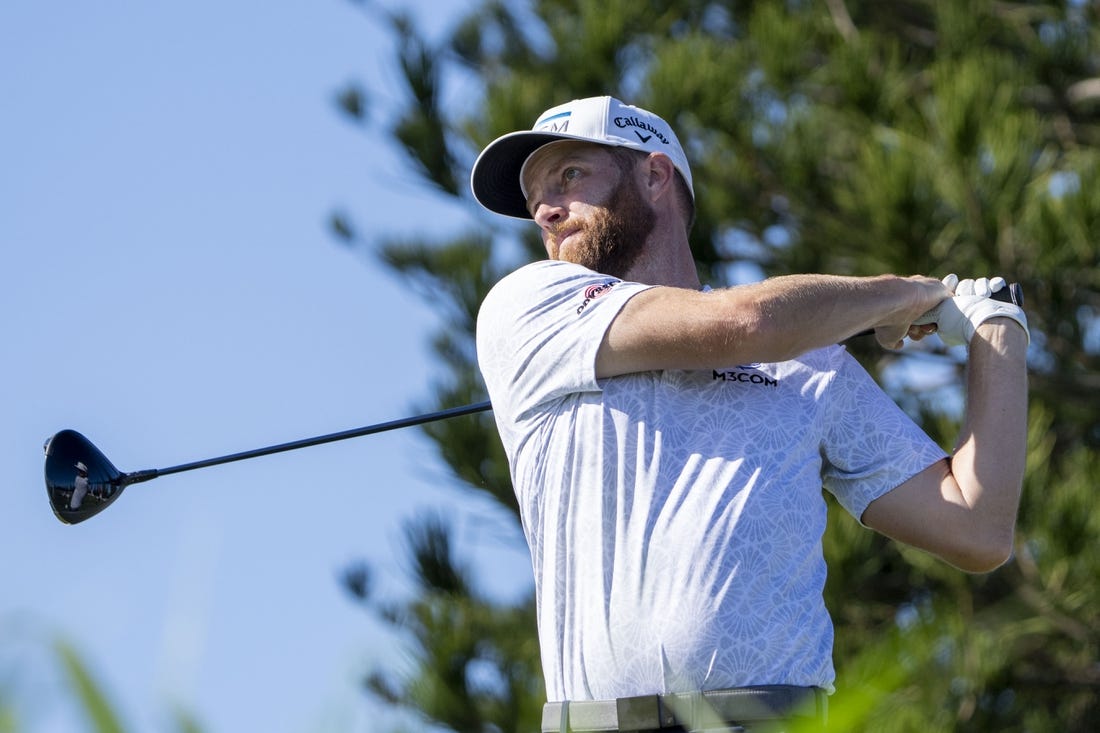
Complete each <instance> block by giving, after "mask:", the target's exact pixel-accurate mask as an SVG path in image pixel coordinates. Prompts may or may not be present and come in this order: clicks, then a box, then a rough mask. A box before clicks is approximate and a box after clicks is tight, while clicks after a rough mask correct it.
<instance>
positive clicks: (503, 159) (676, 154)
mask: <svg viewBox="0 0 1100 733" xmlns="http://www.w3.org/2000/svg"><path fill="white" fill-rule="evenodd" d="M558 140H583V141H588V142H593V143H598V144H600V145H610V146H612V147H622V148H632V149H634V150H641V151H643V152H646V153H664V154H665V155H667V156H668V157H669V158H670V159H671V160H672V165H673V166H675V168H676V170H678V171H679V172H680V175H681V176H683V177H684V182H685V183H687V187H688V190H689V191H691V193H692V196H693V197H694V195H695V191H694V189H693V187H692V183H691V168H690V167H689V166H688V162H687V156H686V155H684V149H683V148H682V147H680V141H679V140H678V139H677V138H676V133H675V132H673V131H672V128H671V127H670V126H669V124H668V123H667V122H665V121H664V120H662V119H661V118H660V117H658V116H657V115H655V114H653V113H652V112H648V111H646V110H644V109H642V108H640V107H632V106H630V105H628V104H624V103H622V102H620V101H619V100H618V99H615V98H614V97H588V98H587V99H574V100H573V101H572V102H566V103H565V104H561V105H558V106H557V107H553V108H551V109H548V110H546V111H545V112H543V113H542V114H541V115H539V118H538V119H537V120H536V121H535V125H534V127H532V128H531V130H524V131H522V132H512V133H509V134H507V135H504V136H502V137H498V138H497V139H496V140H494V141H493V142H491V143H489V145H488V146H487V147H486V148H485V149H484V150H482V151H481V155H479V156H478V158H477V161H476V162H475V163H474V168H473V171H472V172H471V173H470V187H471V188H472V189H473V192H474V198H476V199H477V200H478V202H479V203H481V205H482V206H484V207H485V208H487V209H489V211H493V212H495V213H497V214H503V215H505V216H511V217H515V218H517V219H530V218H531V214H530V212H528V211H527V196H526V195H525V194H524V192H523V188H522V184H521V182H520V178H521V173H522V171H523V166H524V164H525V163H526V162H527V159H528V158H530V157H531V154H532V153H534V152H535V151H536V150H538V149H539V148H541V147H542V146H543V145H547V144H549V143H552V142H556V141H558Z"/></svg>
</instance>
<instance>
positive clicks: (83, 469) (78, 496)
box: [69, 461, 88, 509]
mask: <svg viewBox="0 0 1100 733" xmlns="http://www.w3.org/2000/svg"><path fill="white" fill-rule="evenodd" d="M87 495H88V467H87V466H85V465H84V462H83V461H77V463H76V478H75V479H74V480H73V495H72V498H70V499H69V508H70V509H79V508H80V505H81V504H83V503H84V497H85V496H87Z"/></svg>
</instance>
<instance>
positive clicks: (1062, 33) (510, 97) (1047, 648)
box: [333, 0, 1100, 731]
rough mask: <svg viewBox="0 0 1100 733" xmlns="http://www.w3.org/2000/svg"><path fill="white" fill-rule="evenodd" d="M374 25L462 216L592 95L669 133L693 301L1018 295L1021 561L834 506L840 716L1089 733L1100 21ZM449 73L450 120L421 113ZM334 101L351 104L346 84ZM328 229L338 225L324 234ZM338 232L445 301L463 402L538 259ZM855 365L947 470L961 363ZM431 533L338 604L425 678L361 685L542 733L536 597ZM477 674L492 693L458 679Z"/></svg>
mask: <svg viewBox="0 0 1100 733" xmlns="http://www.w3.org/2000/svg"><path fill="white" fill-rule="evenodd" d="M385 22H387V23H389V24H390V27H391V29H392V31H393V33H394V34H395V36H396V37H397V38H398V39H399V41H400V43H399V59H398V61H399V65H400V68H401V69H402V72H403V74H404V77H405V80H406V82H407V88H408V93H409V94H408V102H407V104H406V105H405V106H404V108H403V112H402V115H401V117H400V119H399V120H398V121H397V122H396V123H394V124H392V125H391V126H390V128H389V130H388V132H389V134H391V135H392V137H393V139H394V140H395V141H396V142H398V143H399V144H400V145H401V146H402V148H403V149H404V150H405V151H407V153H408V155H409V161H410V166H411V167H412V168H414V169H415V170H416V171H417V172H418V173H419V174H420V175H421V176H422V177H423V179H424V181H425V182H426V183H427V184H429V185H430V186H431V187H432V188H433V189H434V190H436V191H440V192H443V193H444V194H445V195H446V196H449V197H452V198H453V199H454V201H455V202H456V203H458V204H459V205H462V206H468V207H470V210H471V211H474V212H476V211H477V206H476V204H474V203H473V202H472V201H471V200H470V199H469V195H468V193H467V192H466V190H465V184H464V181H466V180H467V176H468V171H469V168H470V165H471V164H472V161H473V158H474V156H476V154H477V152H478V151H479V150H480V149H481V147H483V146H484V145H485V144H487V143H488V142H489V141H491V140H492V139H494V138H495V137H496V136H498V135H500V134H503V133H505V132H510V131H513V130H518V129H524V128H528V127H530V125H531V123H532V122H533V120H534V119H535V117H536V116H537V115H538V113H539V112H541V111H542V110H543V109H546V108H548V107H550V106H552V105H554V104H557V103H559V102H562V101H566V100H568V99H571V98H578V97H584V96H591V95H598V94H613V95H615V96H618V97H620V98H622V99H625V100H628V101H630V102H631V103H634V104H638V105H641V106H643V107H646V108H649V109H652V110H653V111H654V112H656V113H658V114H660V115H661V116H663V117H665V119H667V120H669V122H670V123H671V124H672V125H673V126H674V127H675V128H676V129H677V131H678V133H679V135H680V138H681V140H682V141H683V142H684V145H685V148H686V150H687V152H688V155H689V157H690V158H691V164H692V169H693V173H694V177H695V180H696V187H697V198H698V220H697V224H696V226H695V228H694V230H693V233H692V239H691V243H692V247H693V251H694V253H695V256H696V258H697V261H698V263H699V267H700V271H701V273H702V276H703V278H704V280H706V281H708V282H710V283H711V284H712V285H715V286H721V285H726V284H736V283H737V282H740V281H743V280H746V279H756V278H760V277H765V276H771V275H778V274H784V273H792V272H827V273H838V274H856V275H870V274H878V273H883V272H895V273H899V274H912V273H926V274H930V275H940V276H942V275H943V274H946V273H948V272H958V273H960V274H962V275H964V276H978V275H985V274H1002V275H1005V276H1006V277H1008V278H1009V279H1010V280H1014V281H1017V282H1019V283H1021V284H1022V285H1023V288H1024V291H1025V293H1026V297H1027V311H1028V316H1029V319H1030V323H1031V329H1032V348H1031V351H1030V353H1029V372H1030V382H1031V418H1030V441H1029V448H1028V450H1029V469H1028V474H1027V476H1026V479H1025V487H1024V499H1023V502H1022V506H1021V512H1020V517H1019V523H1018V533H1017V547H1016V553H1015V557H1014V559H1013V560H1012V561H1011V562H1010V563H1009V564H1008V565H1006V566H1005V567H1004V568H1002V569H1000V570H998V571H996V572H994V573H992V574H989V575H986V576H978V577H974V576H967V575H964V574H961V573H959V572H958V571H955V570H953V569H952V568H950V567H948V566H946V565H944V564H943V563H941V562H939V561H936V560H933V559H932V558H930V557H928V556H926V555H924V554H922V553H920V552H918V551H915V550H912V549H910V548H904V547H900V546H898V545H896V544H894V543H891V542H889V541H887V540H885V539H883V538H881V537H878V536H876V535H873V534H872V533H870V532H868V531H867V530H865V529H863V528H861V527H859V526H858V524H857V523H856V522H854V521H852V519H851V518H850V517H847V516H846V515H844V514H843V513H842V512H840V511H838V510H837V508H836V506H835V505H834V506H832V507H831V515H832V516H831V517H830V528H829V530H828V533H827V535H826V538H825V546H826V555H827V559H828V560H829V564H830V579H829V583H828V586H827V588H826V602H827V605H828V607H829V609H830V611H831V612H832V614H833V617H834V620H835V622H836V626H837V642H836V659H837V665H838V672H839V679H838V687H839V692H838V694H837V695H836V697H835V700H834V710H836V711H838V713H837V715H835V716H834V722H835V723H836V725H837V729H838V730H839V729H843V730H874V731H904V730H958V731H988V730H998V731H1025V730H1027V731H1086V730H1095V729H1097V727H1098V726H1100V661H1098V660H1100V583H1098V580H1100V553H1097V552H1096V550H1095V548H1096V542H1097V538H1098V537H1100V509H1097V507H1096V502H1095V501H1094V500H1093V492H1092V487H1093V482H1094V477H1096V476H1098V475H1100V452H1098V447H1100V410H1098V409H1097V396H1098V395H1100V267H1098V265H1100V257H1098V254H1100V3H1096V2H1085V1H1084V0H1077V1H1068V2H1060V3H1059V2H1036V3H1014V2H993V1H992V0H973V1H963V0H944V1H942V2H933V1H932V0H925V1H913V2H891V3H876V2H867V1H864V2H854V1H852V0H847V1H845V0H827V1H826V2H824V3H806V2H790V1H788V2H778V1H771V2H768V1H763V2H724V3H722V2H704V1H702V0H682V1H680V2H662V3H658V2H653V1H652V0H650V1H648V2H647V1H646V0H634V1H633V2H621V1H620V0H602V1H601V2H594V1H593V0H541V1H539V0H533V2H531V3H519V2H506V1H505V0H496V1H491V2H486V3H484V4H482V5H480V6H478V7H477V8H476V9H474V10H472V11H471V12H470V13H469V14H468V15H466V16H465V17H464V18H463V20H462V22H461V23H459V24H458V25H457V26H456V27H455V28H454V30H453V32H452V33H450V34H449V37H448V38H446V39H445V40H444V41H443V42H442V43H439V44H437V45H432V44H430V43H429V42H428V41H427V40H426V39H425V38H424V37H423V36H422V35H421V34H420V33H419V32H418V31H417V29H416V27H415V24H414V23H412V22H411V20H410V19H409V18H407V17H403V16H386V19H385ZM448 82H450V83H453V84H456V85H460V86H461V88H462V90H463V95H462V99H463V102H462V104H461V105H454V104H451V105H447V104H445V103H444V102H443V99H444V98H445V96H446V95H445V94H444V91H445V89H444V87H445V85H446V84H447V83H448ZM342 105H343V107H344V109H345V110H346V111H348V112H349V113H351V114H356V113H359V114H362V110H363V109H365V108H366V107H367V105H365V104H364V101H363V100H362V99H361V98H360V95H359V94H357V93H356V92H355V90H354V89H350V90H349V91H347V92H345V94H344V95H343V97H342ZM333 230H334V232H335V233H336V234H337V235H338V236H341V235H342V236H344V237H345V238H348V237H349V232H351V231H352V228H351V227H350V224H349V223H348V222H347V221H346V220H345V219H344V218H343V217H336V216H334V218H333ZM349 241H351V243H353V244H357V245H359V246H364V247H368V248H369V249H370V251H371V252H372V253H374V254H376V255H377V256H378V257H379V258H380V260H381V261H382V262H384V263H386V265H387V266H389V267H390V268H392V270H393V271H394V273H395V274H397V275H399V276H401V277H405V278H411V279H413V280H415V281H418V282H422V283H425V284H427V285H429V286H430V290H431V292H434V293H437V294H438V293H442V294H443V295H444V296H445V301H444V302H442V303H441V304H440V312H441V314H442V317H443V319H444V323H443V325H442V327H441V328H440V330H439V332H438V334H437V336H436V339H435V341H434V343H433V347H434V348H435V350H436V352H437V353H438V355H439V356H440V357H441V359H442V361H443V363H446V364H447V365H449V367H450V370H449V373H448V376H447V380H446V381H445V382H444V383H442V384H440V385H438V390H437V394H436V395H435V401H436V407H438V408H443V407H449V406H454V405H457V404H464V403H467V402H473V401H477V400H481V399H485V397H486V395H485V393H484V389H483V387H482V384H481V381H480V378H479V375H478V372H477V367H476V361H475V359H474V354H473V346H472V344H473V327H474V318H475V316H476V312H477V307H478V304H479V303H480V300H481V298H482V297H483V296H484V294H485V292H486V291H487V290H488V288H489V287H490V286H491V285H492V284H493V283H494V282H495V281H496V280H497V279H499V278H500V277H501V276H503V275H504V274H505V273H506V272H507V271H509V270H510V269H512V268H514V267H515V266H518V265H519V264H522V263H523V262H525V261H528V260H530V259H533V258H536V257H540V256H542V252H541V245H540V243H539V241H538V237H537V235H536V232H535V230H534V227H530V226H528V227H522V226H516V225H513V224H511V223H508V222H503V221H500V220H498V219H497V218H496V217H493V216H491V215H488V214H484V216H483V217H482V219H480V220H479V224H478V227H477V229H476V231H473V232H470V233H466V234H463V235H460V236H457V237H455V238H454V239H453V240H448V241H424V240H418V239H416V238H415V234H412V235H410V233H401V235H400V236H395V237H394V238H392V239H389V240H386V241H379V242H369V243H365V242H359V241H358V240H354V241H352V240H349ZM929 343H931V342H925V344H929ZM851 349H852V350H853V352H854V353H856V355H857V357H858V358H860V360H861V361H862V362H863V363H864V365H865V366H866V367H867V368H868V369H869V370H870V371H871V372H872V373H873V374H875V375H876V376H877V377H878V378H879V379H880V380H881V381H882V383H883V384H884V385H886V386H887V387H888V388H889V390H890V391H891V393H892V394H893V395H894V396H895V397H896V398H897V400H898V401H899V403H900V404H902V405H903V406H904V407H905V408H906V409H907V410H908V411H909V412H910V413H911V414H912V415H913V416H914V417H915V418H917V419H918V420H919V421H920V422H921V423H922V425H924V426H925V428H926V429H927V430H928V431H929V432H930V434H932V435H933V436H935V437H937V438H938V439H939V440H941V442H943V444H944V446H945V448H948V449H950V448H951V445H950V441H951V440H952V439H953V436H954V435H955V434H956V431H957V427H958V419H959V415H960V404H961V403H960V401H961V395H960V394H959V391H958V388H957V385H958V384H959V382H960V380H959V374H960V373H961V371H962V370H963V369H964V368H965V365H964V363H963V361H964V360H963V359H962V358H960V355H959V354H957V353H954V352H952V351H950V350H947V349H944V348H942V347H941V348H935V347H934V346H925V347H923V348H916V349H907V350H905V351H903V352H900V353H888V354H884V353H883V352H882V351H881V350H879V349H877V347H874V346H873V345H872V344H861V343H852V344H851ZM425 429H426V430H427V432H428V434H429V435H430V436H431V438H432V439H433V440H434V441H435V443H436V445H437V446H438V448H439V451H440V455H441V456H442V457H443V458H444V459H445V460H446V462H447V463H448V464H449V465H450V466H451V467H452V468H453V470H454V472H455V474H456V476H457V477H458V478H459V479H461V481H462V482H463V484H464V485H465V486H466V488H467V489H468V490H472V491H475V492H485V493H486V494H487V495H489V496H491V497H492V498H493V499H494V500H495V501H496V502H498V503H499V505H500V506H501V508H502V512H503V513H504V514H505V515H506V516H510V517H512V518H513V519H514V518H516V517H517V516H518V515H517V509H516V505H515V500H514V498H513V496H512V493H511V487H510V484H509V479H508V471H507V466H506V465H505V462H504V458H503V455H502V450H501V447H500V444H499V440H498V439H497V437H496V434H495V428H494V426H493V423H492V420H491V417H490V416H487V415H486V416H481V417H479V418H462V419H461V421H459V420H456V421H452V422H448V423H437V424H434V425H432V426H429V427H427V428H425ZM448 537H449V534H448V532H447V529H446V524H445V523H443V522H439V521H436V520H432V521H430V522H424V521H421V522H418V523H415V524H414V525H413V529H412V530H411V531H410V538H411V540H412V547H413V554H414V556H415V557H416V558H417V565H416V567H417V568H418V570H417V577H418V595H417V596H416V597H415V598H413V599H412V600H410V601H406V602H403V603H401V604H398V607H397V608H395V607H393V606H392V605H388V604H387V602H385V601H383V600H380V599H375V598H373V597H371V596H370V595H369V594H368V593H366V592H363V593H360V597H361V598H363V599H364V601H365V602H366V603H367V605H368V606H370V607H372V608H374V609H375V610H380V611H383V615H384V616H385V617H386V618H388V619H390V620H391V621H392V622H393V623H394V624H395V626H397V627H399V628H402V629H406V630H407V633H408V637H409V641H410V644H411V645H412V646H413V648H414V649H415V650H416V658H417V660H418V663H417V664H416V665H415V668H414V669H412V670H406V671H404V672H402V673H398V672H395V671H393V670H389V671H383V672H380V673H379V676H377V677H375V678H374V680H373V682H372V689H373V690H374V692H375V693H376V694H379V695H382V696H383V697H384V698H385V699H388V700H390V701H391V702H393V703H394V704H396V705H401V706H406V707H409V708H411V709H415V710H418V711H420V712H421V713H422V714H423V715H424V716H425V717H426V718H427V719H428V720H431V721H432V722H433V723H436V724H438V725H441V726H443V727H444V728H447V729H450V730H456V731H488V730H499V731H519V730H525V731H526V730H536V729H537V725H538V711H539V708H540V706H541V703H542V694H543V693H542V689H541V677H540V673H539V671H538V668H537V659H538V658H537V649H536V647H535V646H534V644H535V641H534V635H535V628H534V621H533V619H534V611H533V599H532V598H530V597H528V598H526V599H525V600H523V601H522V602H519V603H517V604H515V605H514V606H501V605H499V604H494V603H492V602H490V601H488V600H486V599H485V598H483V597H482V596H480V595H479V594H478V592H477V590H476V588H475V582H474V579H473V578H471V577H470V576H469V574H468V573H466V572H464V571H461V570H460V568H461V567H462V563H461V560H460V559H459V558H458V557H456V554H455V553H456V550H455V549H454V548H452V547H450V544H449V542H448V541H447V538H448ZM356 577H361V574H360V575H358V576H356ZM350 585H351V586H352V587H358V588H359V590H363V587H362V586H356V584H355V583H351V584H350ZM487 669H491V670H492V673H491V674H488V675H487V673H486V670H487ZM487 676H488V677H491V678H492V679H495V680H497V683H496V684H493V685H483V686H481V687H478V686H477V685H474V684H471V680H476V679H486V677H487Z"/></svg>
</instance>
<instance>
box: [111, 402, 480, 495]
mask: <svg viewBox="0 0 1100 733" xmlns="http://www.w3.org/2000/svg"><path fill="white" fill-rule="evenodd" d="M490 409H492V405H491V404H490V403H489V401H488V400H486V401H485V402H475V403H473V404H470V405H463V406H461V407H452V408H449V409H446V410H440V411H439V412H430V413H427V414H424V415H414V416H412V417H403V418H400V419H398V420H390V421H389V422H382V423H376V424H374V425H366V426H364V427H361V428H352V429H351V430H343V431H340V432H338V433H329V434H328V435H318V436H317V437H315V438H304V439H302V440H295V441H293V442H290V443H280V444H279V445H271V446H268V447H266V448H256V449H255V450H249V451H243V452H241V453H231V454H229V455H226V456H219V457H218V458H207V459H206V460H202V461H193V462H191V463H181V464H180V465H178V466H170V467H168V468H156V469H152V470H148V471H137V472H135V473H133V474H128V476H129V477H132V479H133V480H130V481H128V482H127V483H136V482H137V481H145V480H148V479H151V478H156V477H157V476H167V475H168V474H172V473H182V472H183V471H194V470H195V469H197V468H207V467H208V466H220V465H221V464H223V463H233V462H234V461H243V460H246V459H248V458H258V457H260V456H269V455H271V454H273V453H283V452H286V451H290V450H297V449H299V448H309V447H311V446H314V445H322V444H324V443H335V442H336V441H338V440H347V439H348V438H358V437H360V436H363V435H371V434H373V433H384V432H386V431H388V430H397V429H399V428H409V427H412V426H414V425H423V424H425V423H430V422H435V421H437V420H446V419H448V418H452V417H459V416H462V415H472V414H474V413H477V412H485V411H486V410H490Z"/></svg>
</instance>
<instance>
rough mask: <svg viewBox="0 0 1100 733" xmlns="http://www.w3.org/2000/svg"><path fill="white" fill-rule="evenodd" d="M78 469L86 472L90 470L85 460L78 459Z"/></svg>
mask: <svg viewBox="0 0 1100 733" xmlns="http://www.w3.org/2000/svg"><path fill="white" fill-rule="evenodd" d="M76 470H77V471H83V472H84V473H87V472H88V467H87V466H85V465H84V462H83V461H77V462H76Z"/></svg>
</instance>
